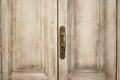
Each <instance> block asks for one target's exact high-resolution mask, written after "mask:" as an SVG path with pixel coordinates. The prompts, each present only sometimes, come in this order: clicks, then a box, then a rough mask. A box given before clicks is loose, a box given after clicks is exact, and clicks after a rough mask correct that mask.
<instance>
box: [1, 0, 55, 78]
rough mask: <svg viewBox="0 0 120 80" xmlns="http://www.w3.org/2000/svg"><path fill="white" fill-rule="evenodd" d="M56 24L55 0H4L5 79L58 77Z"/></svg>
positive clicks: (3, 43)
mask: <svg viewBox="0 0 120 80" xmlns="http://www.w3.org/2000/svg"><path fill="white" fill-rule="evenodd" d="M56 26H57V1H56V0H2V80H57V27H56Z"/></svg>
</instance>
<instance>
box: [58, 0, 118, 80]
mask: <svg viewBox="0 0 120 80" xmlns="http://www.w3.org/2000/svg"><path fill="white" fill-rule="evenodd" d="M61 25H63V26H66V32H67V51H66V56H67V57H66V58H65V59H64V60H61V59H59V78H60V80H115V79H116V1H115V0H107V1H106V0H91V1H89V0H84V1H83V0H59V26H61ZM74 64H75V65H74ZM96 69H97V70H96ZM93 70H96V71H93Z"/></svg>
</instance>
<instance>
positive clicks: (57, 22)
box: [57, 0, 59, 80]
mask: <svg viewBox="0 0 120 80" xmlns="http://www.w3.org/2000/svg"><path fill="white" fill-rule="evenodd" d="M57 80H59V0H57Z"/></svg>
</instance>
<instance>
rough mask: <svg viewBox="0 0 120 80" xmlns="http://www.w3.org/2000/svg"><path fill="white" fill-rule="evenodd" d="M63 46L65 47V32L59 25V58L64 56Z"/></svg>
mask: <svg viewBox="0 0 120 80" xmlns="http://www.w3.org/2000/svg"><path fill="white" fill-rule="evenodd" d="M65 48H66V33H65V27H64V26H61V27H60V58H61V59H64V58H65Z"/></svg>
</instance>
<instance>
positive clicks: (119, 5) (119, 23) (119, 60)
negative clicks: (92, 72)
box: [117, 0, 120, 80]
mask: <svg viewBox="0 0 120 80" xmlns="http://www.w3.org/2000/svg"><path fill="white" fill-rule="evenodd" d="M117 80H120V0H117Z"/></svg>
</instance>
